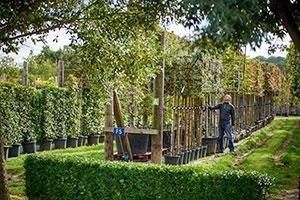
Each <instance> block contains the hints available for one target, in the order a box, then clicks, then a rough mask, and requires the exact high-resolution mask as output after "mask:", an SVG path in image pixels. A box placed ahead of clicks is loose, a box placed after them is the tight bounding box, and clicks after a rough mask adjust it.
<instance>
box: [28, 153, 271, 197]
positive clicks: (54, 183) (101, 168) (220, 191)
mask: <svg viewBox="0 0 300 200" xmlns="http://www.w3.org/2000/svg"><path fill="white" fill-rule="evenodd" d="M24 167H25V174H26V194H27V196H28V198H30V199H43V198H47V199H57V198H60V199H73V198H80V199H199V197H201V198H203V199H228V197H230V199H265V198H266V192H267V191H268V188H269V187H270V186H271V184H272V179H271V178H270V177H269V176H267V175H262V174H259V173H257V172H242V171H228V172H222V173H216V172H208V171H201V170H198V169H197V168H194V167H178V166H177V167H176V166H175V167H174V166H162V165H144V164H134V163H116V162H105V161H99V160H93V159H84V158H82V157H77V156H73V157H71V156H63V157H61V156H51V155H48V156H29V157H27V159H26V161H25V164H24Z"/></svg>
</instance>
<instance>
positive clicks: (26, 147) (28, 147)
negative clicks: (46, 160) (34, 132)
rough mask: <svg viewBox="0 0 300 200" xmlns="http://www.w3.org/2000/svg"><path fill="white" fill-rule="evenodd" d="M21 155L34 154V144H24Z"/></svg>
mask: <svg viewBox="0 0 300 200" xmlns="http://www.w3.org/2000/svg"><path fill="white" fill-rule="evenodd" d="M22 146H23V153H35V152H36V142H35V141H32V142H26V143H23V144H22Z"/></svg>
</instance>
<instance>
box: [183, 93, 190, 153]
mask: <svg viewBox="0 0 300 200" xmlns="http://www.w3.org/2000/svg"><path fill="white" fill-rule="evenodd" d="M184 99H185V102H184V107H185V126H184V127H185V131H184V149H185V150H187V149H188V137H189V111H188V109H187V107H188V97H184Z"/></svg>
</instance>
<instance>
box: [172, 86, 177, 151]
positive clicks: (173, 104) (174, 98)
mask: <svg viewBox="0 0 300 200" xmlns="http://www.w3.org/2000/svg"><path fill="white" fill-rule="evenodd" d="M175 103H176V91H175V87H174V89H173V102H172V106H173V107H175ZM174 137H175V109H172V128H171V155H174V153H175V152H174Z"/></svg>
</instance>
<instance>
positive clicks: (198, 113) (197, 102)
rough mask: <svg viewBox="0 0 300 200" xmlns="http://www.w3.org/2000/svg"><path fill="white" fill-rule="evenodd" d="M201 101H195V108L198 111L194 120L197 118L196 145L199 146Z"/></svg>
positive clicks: (197, 99)
mask: <svg viewBox="0 0 300 200" xmlns="http://www.w3.org/2000/svg"><path fill="white" fill-rule="evenodd" d="M199 102H200V100H199V97H197V98H196V99H195V104H194V106H195V107H197V110H195V112H194V118H195V144H196V145H197V146H198V145H199V144H200V110H199V109H198V107H199V106H200V103H199Z"/></svg>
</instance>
